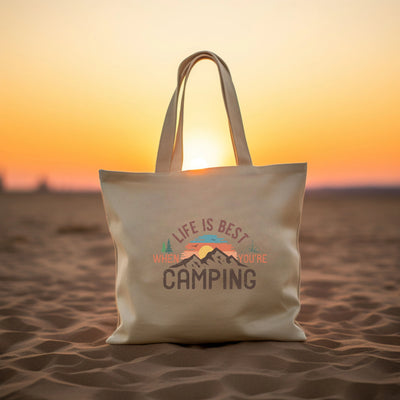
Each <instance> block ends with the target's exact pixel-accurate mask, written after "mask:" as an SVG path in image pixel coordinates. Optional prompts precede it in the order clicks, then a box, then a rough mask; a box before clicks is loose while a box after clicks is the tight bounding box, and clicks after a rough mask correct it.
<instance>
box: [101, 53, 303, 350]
mask: <svg viewBox="0 0 400 400" xmlns="http://www.w3.org/2000/svg"><path fill="white" fill-rule="evenodd" d="M204 58H207V59H211V60H212V61H214V62H215V63H216V64H217V66H218V70H219V72H220V77H221V87H222V92H223V97H224V101H225V106H226V109H227V113H228V120H229V126H230V130H231V137H232V143H233V147H234V150H235V156H236V160H237V164H238V165H237V166H234V167H218V168H208V169H203V170H192V171H181V167H182V161H183V151H182V149H183V146H182V141H183V130H182V128H183V102H184V94H185V86H186V82H187V77H188V75H189V73H190V71H191V68H193V66H194V65H195V63H197V62H198V61H200V60H201V59H204ZM183 81H185V83H184V87H183V92H182V100H181V107H180V115H179V123H178V128H177V130H176V129H175V128H176V121H177V102H178V97H179V92H180V90H181V86H182V84H183ZM175 130H176V134H175ZM305 180H306V164H305V163H298V164H281V165H269V166H262V167H255V166H253V165H252V162H251V158H250V154H249V151H248V147H247V143H246V138H245V135H244V129H243V123H242V120H241V116H240V109H239V105H238V101H237V97H236V93H235V90H234V87H233V83H232V80H231V77H230V73H229V70H228V68H227V66H226V64H225V63H224V62H223V61H222V60H221V59H220V58H219V57H218V56H217V55H215V54H214V53H211V52H206V51H204V52H198V53H195V54H193V55H192V56H190V57H188V58H187V59H185V60H184V61H183V62H182V63H181V65H180V67H179V71H178V85H177V89H176V91H175V93H174V95H173V97H172V99H171V102H170V105H169V107H168V111H167V115H166V118H165V122H164V126H163V130H162V134H161V139H160V146H159V151H158V156H157V165H156V172H155V173H129V172H113V171H104V170H100V181H101V188H102V194H103V201H104V207H105V211H106V216H107V221H108V225H109V229H110V233H111V236H112V238H113V241H114V245H115V250H116V302H117V308H118V313H119V321H118V326H117V328H116V330H115V332H114V333H113V334H112V335H111V336H110V337H109V338H108V339H107V343H110V344H124V343H136V344H144V343H159V342H173V343H193V344H195V343H207V342H228V341H238V340H305V334H304V332H303V330H302V329H301V328H300V326H299V325H298V324H297V323H296V322H295V318H296V316H297V314H298V312H299V309H300V301H299V284H300V254H299V247H298V235H299V226H300V219H301V211H302V203H303V196H304V188H305Z"/></svg>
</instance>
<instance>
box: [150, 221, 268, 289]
mask: <svg viewBox="0 0 400 400" xmlns="http://www.w3.org/2000/svg"><path fill="white" fill-rule="evenodd" d="M199 222H200V223H198V222H197V221H195V220H193V221H190V222H188V223H186V224H184V225H182V226H181V227H179V228H178V229H177V230H176V232H173V233H172V234H171V236H172V240H173V241H174V242H175V245H176V246H177V247H178V248H179V247H181V246H182V244H184V242H185V241H186V240H188V239H189V238H191V239H192V240H190V241H189V242H188V243H186V245H185V247H184V250H183V251H182V252H180V253H174V252H173V248H172V244H171V239H169V238H168V240H167V241H166V242H164V243H163V244H162V250H161V254H153V261H154V262H155V263H162V264H167V265H166V267H167V268H166V269H165V270H164V271H163V280H162V281H163V286H164V288H165V289H168V290H172V289H175V290H176V289H178V290H182V289H184V290H185V289H186V290H187V289H192V290H193V289H204V290H205V289H208V290H210V289H213V288H217V287H218V288H220V289H221V288H222V289H228V290H231V289H254V288H255V286H256V277H257V274H256V270H255V269H254V268H253V267H249V266H248V265H246V263H247V264H252V266H254V264H260V263H261V264H266V263H267V255H266V254H265V253H260V252H259V250H258V249H257V248H256V247H255V246H254V241H253V240H251V238H250V236H249V235H248V234H247V233H245V232H244V231H243V229H242V228H241V227H239V226H236V225H235V224H234V223H232V222H227V221H226V220H224V219H220V220H218V221H215V220H214V219H213V218H203V219H201V220H200V221H199ZM214 222H217V223H214ZM214 227H215V228H214ZM212 231H216V232H217V233H212ZM201 232H210V233H206V234H203V235H199V236H196V237H193V236H194V235H198V234H199V233H201ZM223 236H227V237H228V238H229V239H230V240H229V239H228V238H225V237H223ZM229 242H233V243H229ZM235 242H236V243H235ZM246 242H247V243H250V242H251V245H247V248H246V252H245V253H244V252H240V251H238V250H237V249H235V247H234V246H235V245H239V246H240V248H241V249H243V248H244V246H246ZM171 264H172V265H171Z"/></svg>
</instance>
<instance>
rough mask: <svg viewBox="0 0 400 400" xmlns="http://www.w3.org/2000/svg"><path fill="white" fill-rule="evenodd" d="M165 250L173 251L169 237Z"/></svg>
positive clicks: (167, 251)
mask: <svg viewBox="0 0 400 400" xmlns="http://www.w3.org/2000/svg"><path fill="white" fill-rule="evenodd" d="M165 252H166V253H172V247H171V242H170V241H169V239H168V242H167V248H166V249H165Z"/></svg>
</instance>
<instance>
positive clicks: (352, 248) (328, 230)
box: [0, 190, 400, 400]
mask: <svg viewBox="0 0 400 400" xmlns="http://www.w3.org/2000/svg"><path fill="white" fill-rule="evenodd" d="M0 218H1V223H0V288H1V297H0V354H1V355H0V360H1V361H0V398H2V399H37V400H39V399H58V400H61V399H68V400H70V399H73V398H75V399H98V400H105V399H113V400H114V399H166V400H170V399H173V400H179V399H184V400H194V399H210V400H217V399H218V400H222V399H226V400H228V399H237V400H238V399H274V400H279V399H282V400H283V399H329V400H341V399H348V400H357V399H362V400H368V399H378V400H391V399H393V400H394V399H399V398H400V347H399V345H400V302H399V298H400V297H399V294H400V291H399V287H400V192H399V191H374V190H369V191H367V190H366V191H314V192H307V194H306V198H305V203H304V214H303V221H302V229H301V254H302V285H301V302H302V308H301V312H300V315H299V317H298V321H299V322H300V324H301V325H302V326H303V327H304V329H305V331H306V334H307V336H308V339H307V341H306V342H304V343H301V342H292V343H289V342H238V343H227V344H215V345H177V344H150V345H125V346H123V345H108V344H106V343H105V339H106V338H107V337H108V336H109V335H110V334H111V333H112V331H113V329H114V327H115V325H116V322H117V311H116V308H115V301H114V250H113V244H112V241H111V238H110V236H109V233H108V230H107V226H106V221H105V216H104V211H103V205H102V200H101V196H100V194H60V193H36V194H35V193H32V194H18V193H14V194H13V193H3V194H0Z"/></svg>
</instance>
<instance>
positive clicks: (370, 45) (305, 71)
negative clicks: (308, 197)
mask: <svg viewBox="0 0 400 400" xmlns="http://www.w3.org/2000/svg"><path fill="white" fill-rule="evenodd" d="M399 20H400V2H398V1H394V0H393V1H389V0H375V1H370V0H357V1H354V0H353V1H352V0H350V1H344V0H339V1H330V2H329V1H313V0H307V1H306V0H304V1H280V0H271V1H264V0H259V1H258V0H254V1H251V2H249V1H245V0H240V1H234V0H229V1H228V0H224V1H215V0H213V1H210V0H205V1H201V2H200V1H194V0H186V1H184V2H182V1H178V0H173V1H172V0H171V1H161V0H159V1H155V0H147V1H135V0H131V1H129V0H119V1H102V0H97V1H94V0H93V1H88V0H79V1H78V0H75V1H65V2H61V1H51V0H37V1H26V0H25V1H21V0H14V1H8V2H5V1H4V2H0V49H1V53H0V57H1V62H0V135H1V146H0V174H2V175H3V178H4V180H5V183H6V185H7V187H9V188H23V187H32V186H34V185H36V184H37V182H38V181H39V180H41V179H44V178H45V179H47V180H48V181H49V183H50V185H51V186H53V187H55V188H98V187H99V185H98V176H97V171H98V169H110V170H124V171H149V172H152V171H154V167H155V158H156V154H157V146H158V140H159V135H160V132H161V127H162V123H163V119H164V116H165V112H166V109H167V106H168V102H169V99H170V96H171V95H172V93H173V90H174V87H175V85H176V71H177V68H178V65H179V63H180V61H182V60H183V59H184V58H185V57H186V56H188V55H189V54H191V53H193V52H195V51H198V50H204V49H207V50H212V51H214V52H216V53H217V54H219V55H220V56H221V57H222V58H223V59H224V60H225V61H226V62H227V64H228V66H229V67H230V70H231V73H232V77H233V80H234V83H235V86H236V89H237V92H238V97H239V102H240V106H241V110H242V115H243V120H244V125H245V130H246V135H247V140H248V144H249V148H250V152H251V155H252V158H253V162H254V164H255V165H267V164H274V163H290V162H304V161H306V162H308V164H309V165H308V171H309V175H308V185H309V186H319V185H362V184H378V185H386V184H400V157H399V154H400V151H399V150H400V116H399V115H400V114H399V104H400V74H399V71H400V24H399ZM186 100H187V101H186V103H185V122H184V155H185V160H184V168H198V167H202V166H204V165H206V166H218V165H233V164H234V157H233V151H232V148H231V143H230V135H229V129H228V124H227V120H226V114H225V109H224V105H223V101H222V96H221V92H220V87H219V78H218V75H217V69H216V67H215V66H214V65H213V64H212V63H211V62H209V61H203V62H201V63H200V64H198V65H196V67H195V68H194V69H193V72H192V74H191V76H190V78H189V82H188V85H187V94H186ZM196 160H197V161H196ZM202 160H203V161H202ZM196 165H197V167H196Z"/></svg>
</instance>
